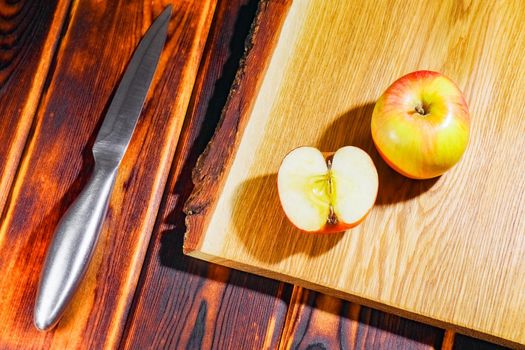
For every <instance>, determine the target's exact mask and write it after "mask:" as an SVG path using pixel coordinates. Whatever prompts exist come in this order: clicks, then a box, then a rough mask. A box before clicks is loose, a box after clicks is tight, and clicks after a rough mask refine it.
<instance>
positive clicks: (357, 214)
mask: <svg viewBox="0 0 525 350" xmlns="http://www.w3.org/2000/svg"><path fill="white" fill-rule="evenodd" d="M277 186H278V191H279V198H280V200H281V205H282V207H283V209H284V212H285V213H286V216H287V217H288V219H289V220H290V221H291V222H292V224H294V225H295V226H296V227H297V228H299V229H301V230H303V231H307V232H319V233H332V232H341V231H344V230H347V229H350V228H352V227H354V226H356V225H358V224H359V223H360V222H361V221H362V220H363V219H364V218H365V217H366V215H367V214H368V212H369V211H370V209H371V208H372V207H373V205H374V202H375V200H376V196H377V189H378V176H377V170H376V168H375V166H374V163H373V161H372V159H371V158H370V156H369V155H368V154H367V153H366V152H365V151H363V150H362V149H360V148H357V147H352V146H347V147H343V148H340V149H339V150H337V152H335V153H325V154H323V153H321V152H320V151H319V150H318V149H316V148H314V147H299V148H296V149H294V150H293V151H291V152H290V153H288V155H287V156H286V157H285V158H284V160H283V162H282V164H281V166H280V168H279V173H278V176H277Z"/></svg>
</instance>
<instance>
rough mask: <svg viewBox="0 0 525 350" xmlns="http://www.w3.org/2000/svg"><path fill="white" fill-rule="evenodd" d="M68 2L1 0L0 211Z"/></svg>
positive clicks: (34, 109) (27, 131)
mask: <svg viewBox="0 0 525 350" xmlns="http://www.w3.org/2000/svg"><path fill="white" fill-rule="evenodd" d="M69 5H70V1H69V0H64V1H44V0H38V1H18V2H1V3H0V116H1V117H0V213H2V211H3V208H4V204H5V201H6V199H7V197H8V194H9V190H10V188H11V183H12V181H13V178H14V176H15V172H16V169H17V167H18V163H19V160H20V156H21V154H22V151H23V149H24V145H25V142H26V138H27V135H28V133H29V129H30V128H31V123H32V121H33V116H34V114H35V111H36V109H37V106H38V103H39V100H40V96H41V94H42V90H43V88H44V82H45V81H46V77H47V73H48V70H49V67H50V65H51V60H52V58H53V56H54V53H55V49H56V46H57V43H58V42H59V39H60V33H61V30H62V26H63V24H64V20H65V18H66V14H67V11H68V8H69Z"/></svg>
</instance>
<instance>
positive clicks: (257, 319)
mask: <svg viewBox="0 0 525 350" xmlns="http://www.w3.org/2000/svg"><path fill="white" fill-rule="evenodd" d="M256 9H257V1H253V0H236V1H219V3H218V5H217V9H216V12H215V17H214V20H213V24H212V28H211V30H210V35H209V37H208V42H207V44H206V47H205V49H204V54H203V58H202V61H201V65H200V68H199V73H198V76H197V79H196V82H195V87H194V90H193V93H192V98H191V102H190V105H189V107H188V113H187V115H186V119H185V124H184V127H183V130H182V133H181V137H180V140H179V144H178V146H177V150H176V153H175V158H174V161H173V165H172V169H171V173H170V177H169V180H168V184H167V186H166V189H165V195H164V198H163V200H162V204H161V207H160V210H159V215H158V217H157V222H156V224H155V228H154V230H153V234H152V238H151V243H150V247H149V249H148V253H147V257H146V259H145V262H144V267H143V270H142V274H141V277H140V282H139V287H138V288H137V291H136V294H135V299H134V302H133V306H132V310H131V312H130V317H129V318H128V322H127V326H126V331H125V333H124V336H123V338H122V342H121V346H122V347H123V348H126V349H147V348H148V349H151V348H154V349H182V348H191V349H194V348H199V349H273V348H276V346H277V343H278V340H279V336H280V334H281V331H282V328H283V325H284V319H285V315H286V310H287V301H288V299H289V296H290V291H291V288H290V286H287V285H284V284H283V283H280V282H276V281H271V280H267V279H262V278H260V277H256V276H252V275H248V274H246V273H242V272H238V271H231V270H229V269H227V268H225V267H220V266H217V265H212V264H208V263H205V262H202V261H199V260H196V259H193V258H189V257H186V256H184V255H183V254H182V250H181V247H182V240H183V234H184V214H183V213H182V206H183V204H184V202H185V201H186V199H187V198H188V196H189V194H190V192H191V190H192V187H193V186H192V183H191V170H192V169H193V167H194V166H195V162H196V160H197V157H198V155H199V154H201V153H202V151H203V150H204V147H205V146H206V144H207V143H208V141H209V140H210V138H211V136H212V135H213V131H214V129H215V126H216V125H217V123H218V120H219V116H220V112H221V110H222V108H223V106H224V103H225V101H226V98H227V95H228V91H229V89H230V86H231V84H232V83H233V80H234V77H235V73H236V71H237V68H238V65H239V61H240V59H241V56H242V54H243V53H244V41H245V39H246V37H247V34H248V30H249V28H250V25H251V23H252V21H253V19H254V16H255V12H256Z"/></svg>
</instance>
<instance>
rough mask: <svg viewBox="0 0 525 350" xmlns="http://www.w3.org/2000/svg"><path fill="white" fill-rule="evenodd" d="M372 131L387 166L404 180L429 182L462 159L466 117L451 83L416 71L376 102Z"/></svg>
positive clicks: (467, 129) (434, 74)
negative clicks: (428, 180) (427, 180)
mask: <svg viewBox="0 0 525 350" xmlns="http://www.w3.org/2000/svg"><path fill="white" fill-rule="evenodd" d="M371 129H372V138H373V140H374V143H375V145H376V148H377V150H378V152H379V154H380V155H381V157H382V158H383V159H384V160H385V162H386V163H387V164H388V165H390V167H392V168H393V169H394V170H396V171H397V172H399V173H400V174H402V175H404V176H407V177H409V178H413V179H429V178H433V177H436V176H440V175H442V174H443V173H444V172H446V171H447V170H448V169H450V168H451V167H452V166H454V164H456V163H457V162H458V161H459V160H460V159H461V157H462V155H463V153H464V152H465V149H466V148H467V144H468V141H469V133H470V114H469V111H468V107H467V103H466V102H465V98H464V97H463V94H462V93H461V90H460V89H459V88H458V87H457V85H456V84H455V83H454V82H452V81H451V80H450V79H448V78H447V77H445V76H443V75H442V74H440V73H437V72H431V71H417V72H413V73H410V74H408V75H405V76H403V77H401V78H400V79H398V80H397V81H395V82H394V83H393V84H392V85H391V86H390V87H389V88H388V89H387V90H386V91H385V92H384V93H383V95H382V96H381V97H380V98H379V100H378V101H377V103H376V105H375V108H374V112H373V114H372V125H371Z"/></svg>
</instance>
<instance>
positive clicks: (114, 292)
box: [0, 0, 498, 349]
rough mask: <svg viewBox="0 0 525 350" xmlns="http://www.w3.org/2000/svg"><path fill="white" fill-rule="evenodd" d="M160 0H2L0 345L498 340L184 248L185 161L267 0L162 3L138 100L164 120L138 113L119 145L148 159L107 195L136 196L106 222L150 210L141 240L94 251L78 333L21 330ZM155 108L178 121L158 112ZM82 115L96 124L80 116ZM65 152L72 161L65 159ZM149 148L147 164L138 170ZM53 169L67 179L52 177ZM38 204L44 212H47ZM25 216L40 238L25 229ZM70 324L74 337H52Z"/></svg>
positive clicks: (206, 130) (404, 345) (188, 176)
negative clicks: (157, 74)
mask: <svg viewBox="0 0 525 350" xmlns="http://www.w3.org/2000/svg"><path fill="white" fill-rule="evenodd" d="M276 1H278V0H276ZM166 3H167V1H158V2H157V1H154V2H153V4H152V2H151V1H114V2H113V1H108V2H99V1H95V0H75V1H48V0H38V1H37V0H25V1H23V0H21V1H18V2H15V1H0V118H1V119H0V141H1V142H0V209H1V212H2V226H1V227H2V228H1V229H0V246H1V248H2V249H3V250H4V251H7V252H4V253H2V254H1V255H0V272H1V273H2V274H3V277H0V292H3V295H2V296H0V308H2V309H3V311H0V320H2V322H3V329H2V330H0V348H2V349H3V348H61V346H60V345H59V344H61V345H63V347H67V348H90V349H95V348H102V347H108V348H113V347H122V348H128V349H183V348H184V349H201V348H202V349H262V348H271V349H273V348H282V349H288V348H293V349H296V348H297V349H337V348H346V349H349V348H359V349H379V348H382V349H409V348H410V349H419V348H421V349H422V348H436V349H438V348H441V349H495V348H498V346H496V345H493V344H490V343H486V342H483V341H480V340H476V339H473V338H469V337H467V336H463V335H459V334H457V335H456V334H453V333H452V332H448V331H446V330H442V329H438V328H435V327H432V326H428V325H425V324H422V323H418V322H415V321H411V320H407V319H404V318H400V317H397V316H394V315H391V314H386V313H383V312H380V311H377V310H373V309H370V308H367V307H362V306H359V305H356V304H352V303H349V302H346V301H343V300H340V299H337V298H333V297H329V296H325V295H322V294H319V293H315V292H312V291H308V290H306V289H303V288H301V287H298V286H292V285H288V284H285V283H281V282H278V281H273V280H269V279H265V278H262V277H258V276H254V275H250V274H247V273H242V272H238V271H233V270H230V269H227V268H225V267H221V266H216V265H212V264H208V263H205V262H202V261H198V260H195V259H192V258H189V257H186V256H184V255H183V254H182V240H183V235H184V232H185V226H184V214H183V212H182V207H183V205H184V202H185V201H186V199H187V198H188V196H189V194H190V193H191V190H192V188H193V185H192V169H193V168H194V166H195V164H196V162H197V159H198V156H199V155H200V154H201V153H202V152H203V151H204V149H205V147H206V145H207V143H208V142H209V140H210V139H211V137H212V135H213V132H214V129H215V127H216V125H217V124H218V123H219V122H220V116H221V110H222V108H223V106H224V105H225V103H226V100H227V98H228V93H229V91H230V88H232V84H233V82H234V78H235V73H236V71H237V68H238V66H239V62H240V60H241V59H242V56H243V53H244V49H245V40H246V38H247V37H248V35H249V30H250V27H251V25H252V22H253V20H254V18H255V13H256V11H257V7H258V6H265V3H266V1H262V2H261V3H259V2H258V1H256V0H222V1H199V0H195V1H193V2H192V1H173V3H174V4H175V6H174V15H173V18H172V22H173V23H172V26H171V27H170V28H172V29H171V30H170V38H169V39H168V43H171V44H170V45H172V46H170V47H171V48H172V49H173V47H174V49H173V53H172V56H173V57H174V58H173V59H172V58H169V59H166V60H165V61H164V62H162V63H161V67H160V71H161V75H162V77H161V78H159V79H160V81H161V82H163V83H162V84H161V83H159V84H158V86H161V87H163V89H161V91H155V92H154V94H155V96H157V95H158V96H159V97H158V98H153V97H150V98H149V100H148V102H147V104H146V107H145V112H144V114H145V115H148V116H149V115H159V116H157V118H160V119H161V120H160V121H154V120H145V121H143V122H142V124H140V123H139V130H138V135H139V136H136V137H135V138H142V142H141V143H140V144H139V143H137V144H136V145H135V146H134V145H133V144H132V145H131V148H132V149H131V152H132V153H133V154H136V155H137V156H136V157H135V158H133V159H129V161H128V163H129V164H133V162H138V163H139V164H148V165H147V166H146V165H143V166H142V167H141V169H139V170H129V169H128V170H129V172H130V174H129V176H128V177H127V178H126V179H125V181H123V183H122V184H121V189H120V190H118V191H117V193H122V194H123V196H127V197H124V198H134V203H133V207H132V206H131V205H130V204H123V207H124V208H126V211H125V214H126V218H125V219H126V220H127V221H126V222H125V223H124V219H122V220H121V221H119V219H117V218H115V216H116V213H118V212H119V211H118V210H117V209H115V208H113V209H112V210H111V211H110V213H109V217H108V220H109V221H111V225H114V226H115V227H120V228H124V227H127V226H126V225H138V226H141V225H142V224H140V223H142V222H143V221H148V222H149V224H148V225H144V227H143V228H142V229H141V230H140V231H137V232H140V233H141V237H143V238H144V242H142V241H133V239H132V238H128V236H126V235H124V234H122V235H121V236H120V237H119V239H118V240H120V241H121V242H123V243H122V244H121V245H122V246H121V245H117V243H118V240H117V241H116V242H117V243H111V242H113V241H109V240H108V241H107V242H106V243H104V244H103V246H104V247H103V248H100V249H106V251H107V250H109V251H110V253H111V252H112V253H113V256H112V257H111V258H109V257H107V256H110V255H111V254H109V253H107V254H106V253H104V254H103V253H100V254H99V255H97V256H98V257H99V261H98V264H99V265H101V266H106V265H107V267H105V268H100V267H99V268H98V270H96V271H95V272H93V273H92V281H94V282H93V283H94V285H96V287H95V292H93V293H94V295H95V296H96V297H95V300H94V301H91V303H92V308H91V312H90V313H86V322H85V324H83V326H82V329H81V330H77V329H75V320H76V319H79V318H81V316H79V315H81V314H82V312H81V311H77V312H71V313H70V314H68V315H67V320H66V321H65V322H66V325H67V326H63V325H62V323H61V324H60V325H59V328H60V327H64V328H67V329H70V331H68V332H69V333H67V334H66V335H64V331H63V330H60V329H59V330H57V331H56V332H55V333H49V335H47V336H46V335H42V334H36V333H32V332H35V331H34V330H31V329H30V327H31V325H30V320H29V321H28V315H29V314H30V310H31V308H32V306H31V305H32V302H33V300H32V298H33V297H34V293H35V291H34V286H35V284H36V280H37V277H38V273H39V270H40V268H41V265H40V264H41V262H40V261H41V260H42V257H43V254H44V253H43V252H44V251H45V248H46V247H47V244H48V243H49V239H50V236H51V234H52V231H53V227H54V226H55V225H56V222H57V220H58V218H59V217H60V215H61V214H62V213H63V212H64V211H65V209H66V208H67V206H68V205H69V204H70V203H71V201H72V200H73V199H74V197H75V195H76V194H78V192H79V191H80V189H81V187H82V184H83V183H85V181H86V179H87V177H88V175H89V172H90V170H91V169H92V160H91V158H90V156H89V154H88V153H89V148H86V145H88V146H89V144H90V142H92V140H93V137H94V131H96V130H97V127H98V126H99V125H100V122H101V117H102V116H103V111H104V108H105V103H106V102H107V97H108V96H110V94H111V91H112V89H113V88H114V86H115V82H117V81H118V79H119V77H120V74H121V72H122V70H123V68H124V67H125V62H126V60H127V58H126V57H129V54H130V52H132V48H133V47H134V45H135V44H136V42H137V41H138V39H139V38H140V34H141V33H143V32H144V31H145V29H147V24H148V23H150V22H151V17H153V16H154V15H156V14H158V13H159V12H160V10H162V8H163V6H164V5H165V4H166ZM130 18H140V19H141V20H139V21H137V22H133V23H134V25H137V23H138V26H139V27H138V28H135V27H133V26H130V25H129V24H128V22H130V21H131V20H130ZM119 28H127V29H126V30H130V31H133V32H134V33H135V36H134V37H133V40H129V42H127V41H126V40H125V35H124V34H126V32H125V30H124V29H122V30H120V29H119ZM128 34H129V33H128ZM188 43H189V44H188ZM248 44H249V41H248ZM94 48H95V49H96V48H99V49H100V50H101V51H100V52H96V51H93V50H94ZM123 48H125V49H123ZM191 52H197V53H198V55H197V57H195V56H192V55H191ZM175 56H177V57H179V56H180V59H178V58H176V57H175ZM170 57H171V56H170ZM99 59H100V61H99ZM110 59H111V60H110ZM108 60H109V61H108ZM184 60H185V61H184ZM108 66H109V67H108ZM191 72H194V74H192V73H191ZM188 86H189V88H188ZM190 93H191V94H190ZM101 99H102V100H103V101H102V102H100V101H99V100H101ZM175 100H177V102H173V101H175ZM79 105H83V106H86V105H87V106H95V107H83V108H88V109H90V110H89V111H87V112H86V111H81V110H80V108H79ZM155 106H162V107H163V108H165V109H168V110H170V111H171V112H172V113H170V115H172V116H175V117H176V114H177V113H180V114H182V115H184V113H185V118H184V119H183V118H182V117H181V116H179V118H178V119H174V118H175V117H170V116H166V117H165V119H162V115H164V114H162V112H158V110H159V109H160V108H156V107H155ZM186 107H187V108H186ZM88 112H89V113H88ZM72 113H76V114H82V113H84V114H83V118H84V119H82V120H84V121H78V122H75V121H74V120H73V121H71V122H70V121H69V120H67V118H66V117H67V116H68V115H70V114H72ZM90 114H91V115H92V116H93V118H94V119H93V118H92V119H91V120H86V118H88V116H89V115H90ZM79 118H80V117H79ZM79 120H80V119H79ZM182 120H184V122H183V123H182ZM165 129H166V130H165ZM163 130H164V131H163ZM179 131H180V138H179V141H178V144H177V143H176V140H177V136H178V133H179ZM152 133H156V134H155V135H152ZM170 133H171V134H170ZM157 142H160V145H159V144H157ZM175 144H176V145H177V146H176V148H175ZM134 147H135V148H136V149H134ZM144 147H146V148H147V150H146V151H141V152H143V153H141V152H139V151H138V149H142V150H143V149H144ZM86 149H87V150H86ZM71 150H73V151H71ZM69 151H71V152H69ZM144 152H145V153H144ZM77 154H80V155H82V157H80V159H75V155H77ZM148 157H150V158H153V159H158V160H159V161H158V162H157V161H155V164H151V165H149V163H148ZM155 157H157V158H155ZM64 158H65V159H64ZM143 158H146V159H143ZM150 162H151V161H150ZM128 163H126V162H125V163H124V164H128ZM170 166H171V170H169V169H170ZM128 170H124V172H126V171H128ZM168 170H169V171H168ZM50 173H51V175H49V174H50ZM48 175H49V176H48ZM140 176H142V177H143V178H144V180H142V179H140V178H139V177H140ZM57 177H58V178H60V179H62V178H63V179H64V182H66V183H67V185H56V184H55V183H56V182H57V181H56V178H57ZM151 177H153V178H154V181H152V180H151ZM50 179H51V180H50ZM53 179H55V180H53ZM148 179H149V180H148ZM52 181H55V182H52ZM148 181H149V182H148ZM151 183H154V184H156V185H155V186H157V187H154V186H152V185H151ZM117 186H118V184H117ZM148 186H150V187H151V188H150V187H148ZM63 187H65V189H64V190H62V191H58V190H57V191H55V189H57V188H63ZM144 187H147V190H144ZM134 189H137V190H136V191H135V190H134ZM138 189H140V191H139V190H138ZM54 191H55V192H54ZM119 191H120V192H119ZM133 194H135V197H133ZM146 194H147V195H146ZM117 196H118V195H117ZM46 200H47V202H46ZM112 203H113V202H112ZM126 203H127V202H126ZM141 204H144V205H142V206H141ZM48 206H49V207H50V208H51V209H52V210H44V209H45V208H46V207H48ZM148 206H149V207H150V208H153V209H154V212H153V213H151V210H150V211H148V210H147V209H148ZM42 208H44V209H42ZM157 208H158V210H157ZM120 214H122V213H120ZM35 217H37V219H34V218H35ZM114 221H116V222H117V223H113V222H114ZM32 225H35V226H36V227H37V230H36V231H40V232H44V234H42V236H35V235H36V233H34V232H35V227H31V226H32ZM28 227H30V228H28ZM141 227H142V226H141ZM129 231H130V232H135V231H133V229H132V228H130V229H129ZM144 232H146V233H144ZM25 237H32V238H31V240H29V241H25V240H24V239H25ZM38 239H41V240H40V241H38ZM128 239H129V240H130V242H131V243H128V241H127V240H128ZM108 242H110V243H108ZM126 244H128V245H129V246H127V245H126ZM17 252H18V253H17ZM20 252H32V253H24V254H22V253H20ZM15 254H16V255H15ZM97 256H96V257H97ZM130 256H131V257H130ZM128 258H129V260H127V259H128ZM132 258H133V259H134V260H133V261H135V262H136V263H131V262H129V261H130V260H131V259H132ZM112 259H113V260H112ZM14 260H16V261H15V262H14V263H11V262H13V261H14ZM110 263H111V264H110ZM20 271H22V272H20ZM122 271H124V272H122ZM17 273H18V274H17ZM29 274H30V275H31V277H27V275H29ZM112 276H116V277H112ZM86 283H90V282H86ZM97 283H98V284H97ZM86 286H89V284H87V285H86ZM11 291H14V292H13V293H11V294H9V293H10V292H11ZM86 293H87V292H86ZM14 294H17V295H18V294H19V295H20V297H16V296H13V295H14ZM4 295H9V296H8V297H4ZM86 295H88V294H86ZM14 301H17V302H18V304H17V305H15V303H14ZM82 302H84V303H88V302H87V301H82V300H80V301H79V303H82ZM74 309H75V307H74ZM75 310H82V308H81V307H79V308H76V309H75ZM93 310H95V311H96V312H94V311H93ZM88 311H89V310H88ZM0 328H2V326H0ZM68 335H69V336H70V337H80V338H81V339H77V340H76V341H74V340H71V341H69V342H68V341H64V340H63V339H64V338H65V339H67V336H68ZM54 337H57V339H62V340H60V342H58V341H56V340H54Z"/></svg>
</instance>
